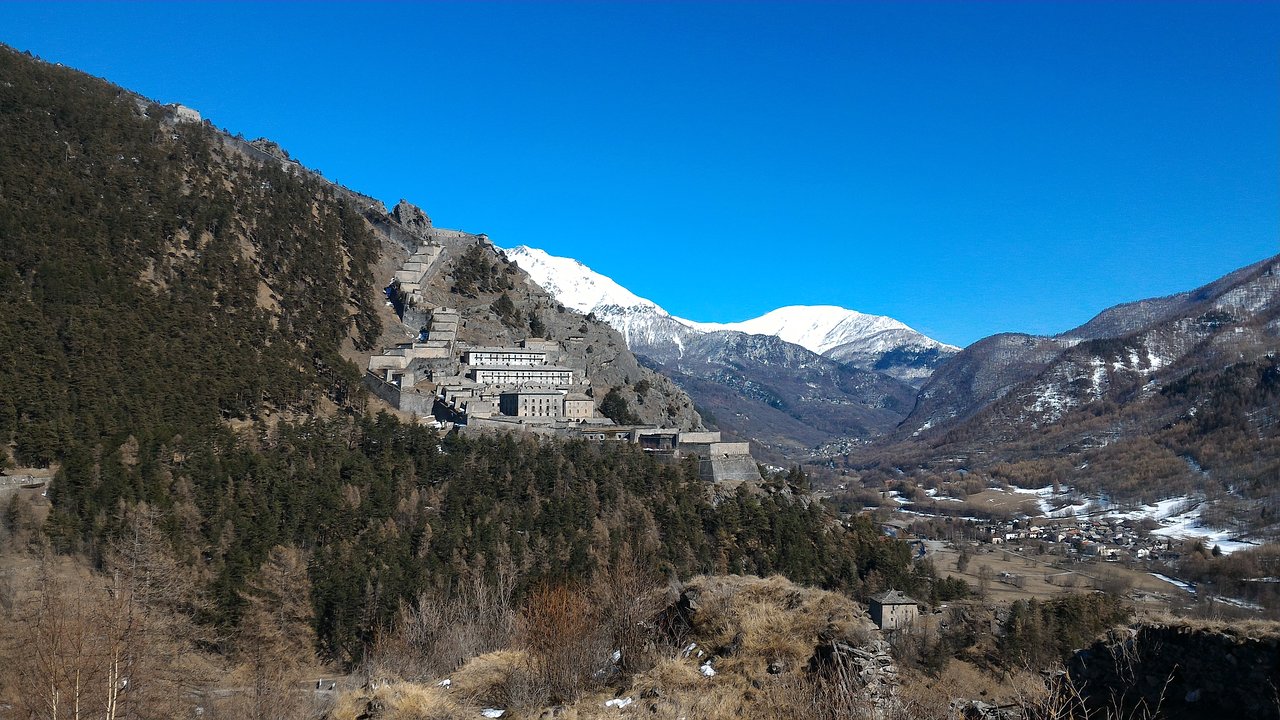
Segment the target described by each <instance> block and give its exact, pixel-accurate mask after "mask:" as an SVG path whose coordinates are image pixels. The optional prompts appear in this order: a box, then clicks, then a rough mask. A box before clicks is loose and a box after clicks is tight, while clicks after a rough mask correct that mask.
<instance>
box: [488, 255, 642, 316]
mask: <svg viewBox="0 0 1280 720" xmlns="http://www.w3.org/2000/svg"><path fill="white" fill-rule="evenodd" d="M503 252H505V253H506V255H507V259H509V260H512V261H514V262H516V263H517V264H519V265H520V268H521V269H522V270H524V271H525V272H527V273H529V277H531V278H533V281H534V282H536V283H538V284H539V285H541V286H542V287H543V288H544V289H545V290H546V291H547V292H549V293H551V294H552V295H553V296H555V298H556V300H557V301H558V302H560V303H561V304H563V305H564V306H565V307H570V308H573V309H574V310H577V311H578V312H582V313H588V312H593V311H594V310H596V309H597V308H600V307H604V306H616V307H619V308H633V307H634V308H647V309H650V310H653V311H656V312H658V313H660V314H662V315H666V314H667V311H666V310H663V309H662V308H660V307H658V305H657V303H655V302H653V301H652V300H646V299H644V298H642V297H640V296H638V295H636V294H635V293H633V292H631V291H630V290H628V289H626V288H624V287H622V286H621V285H619V284H618V283H616V282H614V281H613V280H612V279H610V278H607V277H605V276H604V275H601V274H600V273H598V272H596V271H594V270H592V269H591V268H589V267H587V266H586V265H583V264H582V263H580V262H578V261H577V260H574V259H573V258H566V257H557V256H555V255H551V254H550V253H548V252H547V251H545V250H539V249H538V248H531V247H528V246H525V245H520V246H519V247H514V248H511V249H510V250H504V251H503Z"/></svg>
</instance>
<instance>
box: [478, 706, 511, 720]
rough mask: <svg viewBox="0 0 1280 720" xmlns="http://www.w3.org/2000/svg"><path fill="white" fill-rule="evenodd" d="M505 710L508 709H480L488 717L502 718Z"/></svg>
mask: <svg viewBox="0 0 1280 720" xmlns="http://www.w3.org/2000/svg"><path fill="white" fill-rule="evenodd" d="M505 712H506V710H499V709H498V708H485V709H483V710H481V711H480V714H481V715H483V716H485V717H487V718H500V717H502V714H503V713H505Z"/></svg>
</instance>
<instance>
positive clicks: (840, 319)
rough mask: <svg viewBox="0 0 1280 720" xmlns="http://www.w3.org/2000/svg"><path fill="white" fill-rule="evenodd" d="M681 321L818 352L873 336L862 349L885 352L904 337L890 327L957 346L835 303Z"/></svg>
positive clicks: (931, 343)
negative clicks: (728, 319)
mask: <svg viewBox="0 0 1280 720" xmlns="http://www.w3.org/2000/svg"><path fill="white" fill-rule="evenodd" d="M684 322H685V323H686V324H687V325H689V326H690V327H692V328H695V329H697V330H702V331H705V332H712V331H715V330H737V331H738V332H744V333H748V334H751V335H774V336H776V337H780V338H782V339H783V340H786V341H787V342H789V343H795V344H796V345H799V346H801V347H805V348H808V349H810V350H812V351H814V352H816V353H818V354H819V355H823V354H826V352H827V351H828V350H831V349H832V348H836V347H840V346H842V345H848V344H849V343H852V342H856V341H859V340H870V339H872V338H879V339H880V342H875V343H873V344H872V345H866V346H863V351H864V352H873V351H879V352H885V351H887V350H890V349H892V348H894V347H897V346H898V345H901V344H902V339H903V337H904V336H903V334H902V333H888V332H886V331H889V330H897V331H907V333H910V334H911V336H912V337H911V340H912V342H913V344H915V345H919V346H922V347H926V348H938V349H945V350H954V351H958V350H959V349H960V348H957V347H952V346H950V345H945V344H943V343H940V342H938V341H936V340H933V339H932V338H928V337H925V336H924V335H921V334H920V333H917V332H916V331H914V330H912V329H911V328H909V327H907V326H906V325H905V324H903V323H901V322H899V321H897V320H894V319H893V318H891V317H885V316H883V315H867V314H866V313H860V312H857V311H856V310H846V309H845V308H842V307H836V306H834V305H790V306H787V307H781V308H778V309H777V310H772V311H770V312H767V313H765V314H764V315H761V316H760V317H758V318H753V319H751V320H743V321H742V322H735V323H701V322H693V321H689V320H685V321H684ZM915 336H918V337H915Z"/></svg>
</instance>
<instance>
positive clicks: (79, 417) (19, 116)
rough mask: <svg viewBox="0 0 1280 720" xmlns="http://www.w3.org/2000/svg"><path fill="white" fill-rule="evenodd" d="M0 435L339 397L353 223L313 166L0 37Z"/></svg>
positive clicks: (356, 266)
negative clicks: (229, 143) (295, 168)
mask: <svg viewBox="0 0 1280 720" xmlns="http://www.w3.org/2000/svg"><path fill="white" fill-rule="evenodd" d="M0 78H3V82H2V83H0V239H2V242H0V298H2V300H0V302H2V303H3V306H4V308H5V312H4V313H2V314H0V388H4V391H3V394H2V396H0V439H3V440H5V441H7V442H13V443H14V444H15V454H16V459H17V461H18V462H20V463H23V464H45V463H48V462H50V461H52V460H56V459H59V458H62V457H68V456H74V455H77V454H78V453H82V452H91V450H90V449H91V448H94V447H97V446H99V445H100V444H102V443H108V444H111V443H114V444H118V443H119V442H120V441H122V440H123V439H124V436H127V435H130V434H132V435H134V436H135V437H136V438H137V440H138V442H141V443H143V444H144V446H145V445H148V444H150V443H164V442H167V441H169V440H170V439H171V438H172V437H174V436H178V435H191V434H192V433H206V432H215V431H217V429H218V428H219V427H221V426H222V425H223V424H224V422H225V421H227V420H233V419H248V418H253V417H261V416H263V415H264V414H266V413H268V412H271V411H286V410H291V411H303V412H305V411H308V410H311V409H314V408H316V407H317V406H318V405H319V404H320V403H322V402H324V401H326V400H328V401H332V402H334V403H347V402H350V401H351V400H352V396H353V394H356V393H358V387H359V379H360V375H359V373H358V372H357V371H356V369H355V368H353V367H352V366H351V365H349V364H348V363H345V362H343V361H342V358H341V355H340V351H341V349H342V346H343V344H344V343H354V344H355V345H359V346H369V345H370V344H371V343H372V341H373V339H374V338H376V337H377V335H378V333H379V331H380V327H379V323H378V319H377V316H376V314H375V311H374V310H375V306H374V303H375V302H377V301H378V297H377V291H376V290H375V289H374V286H373V278H372V276H371V274H370V272H369V268H370V265H371V264H372V263H373V262H374V260H375V259H376V257H377V253H378V245H377V242H376V240H375V239H374V237H373V235H372V234H371V233H370V232H369V229H368V227H367V225H366V223H365V222H364V220H363V219H362V218H361V217H360V215H359V214H358V213H357V212H355V211H354V210H353V209H352V208H351V207H350V206H349V205H348V204H346V203H344V202H341V201H339V200H338V199H337V198H336V197H335V195H334V192H333V190H332V189H331V188H329V187H327V186H326V184H325V183H323V182H320V181H317V180H315V179H314V178H311V177H307V176H296V175H292V174H289V173H286V172H285V171H283V170H282V169H281V168H279V167H275V166H271V165H263V164H259V163H255V162H251V161H249V160H247V159H245V158H243V157H239V156H236V155H235V154H233V153H229V152H227V151H226V150H224V149H223V148H222V147H221V144H220V143H217V142H215V141H214V138H213V137H212V134H213V131H212V130H211V129H209V128H206V127H203V126H201V125H195V124H177V123H175V122H174V120H173V117H172V114H171V112H170V111H169V110H167V109H165V108H162V107H160V106H158V105H155V104H149V103H145V102H142V101H140V100H139V98H137V96H135V95H132V94H130V93H127V92H124V91H122V90H119V89H116V88H112V87H110V86H107V85H106V84H105V83H103V82H101V81H99V80H96V79H94V78H90V77H88V76H85V75H83V74H81V73H78V72H75V71H72V70H68V69H65V68H61V67H53V66H49V65H46V64H44V63H40V62H36V61H33V60H32V59H30V58H27V57H24V56H21V55H19V54H17V53H15V52H12V51H10V50H7V49H5V50H2V51H0Z"/></svg>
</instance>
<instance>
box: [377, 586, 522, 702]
mask: <svg viewBox="0 0 1280 720" xmlns="http://www.w3.org/2000/svg"><path fill="white" fill-rule="evenodd" d="M514 586H515V576H514V573H512V572H510V571H508V570H502V571H499V572H498V574H497V576H496V577H495V578H494V579H493V580H492V581H486V580H484V579H483V578H480V577H474V578H472V579H471V580H470V581H469V582H465V583H463V584H462V585H461V586H460V587H458V588H456V589H454V590H452V591H450V590H444V591H432V592H424V593H421V594H419V595H418V598H417V600H416V601H414V602H413V603H411V604H410V603H402V604H401V605H400V609H399V612H398V613H397V614H396V619H395V622H394V624H393V626H392V628H391V630H390V631H389V632H386V633H383V634H382V635H380V636H379V638H378V641H377V643H376V644H375V646H374V648H373V650H372V652H371V653H370V655H369V659H368V661H367V668H366V672H367V673H368V674H369V676H370V677H398V678H401V679H404V680H413V681H422V680H428V679H431V678H436V677H441V676H443V675H445V674H448V673H449V672H452V671H453V670H454V669H455V668H457V667H459V666H460V665H462V663H464V662H466V660H467V659H468V658H472V657H475V656H477V655H483V654H485V653H490V652H493V651H494V650H499V649H502V648H505V647H508V646H509V645H510V644H511V643H512V641H513V636H514V634H515V628H516V611H515V607H514V605H513V603H512V592H513V588H514Z"/></svg>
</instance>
